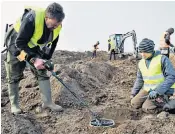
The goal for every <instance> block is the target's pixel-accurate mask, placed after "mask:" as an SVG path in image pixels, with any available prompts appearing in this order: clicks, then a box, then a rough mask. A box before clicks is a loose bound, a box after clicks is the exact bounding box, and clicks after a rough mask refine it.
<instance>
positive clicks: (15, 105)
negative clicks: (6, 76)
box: [8, 82, 22, 114]
mask: <svg viewBox="0 0 175 134" xmlns="http://www.w3.org/2000/svg"><path fill="white" fill-rule="evenodd" d="M8 93H9V99H10V104H11V113H13V114H20V113H21V112H22V111H21V109H20V108H19V102H18V101H19V82H17V83H11V84H8Z"/></svg>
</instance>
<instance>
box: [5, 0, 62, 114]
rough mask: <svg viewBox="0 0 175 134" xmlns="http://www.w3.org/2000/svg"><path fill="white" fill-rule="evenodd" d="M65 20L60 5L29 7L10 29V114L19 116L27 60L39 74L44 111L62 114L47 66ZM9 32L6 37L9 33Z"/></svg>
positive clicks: (7, 70) (7, 39)
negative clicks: (43, 7) (44, 7)
mask: <svg viewBox="0 0 175 134" xmlns="http://www.w3.org/2000/svg"><path fill="white" fill-rule="evenodd" d="M64 18H65V14H64V12H63V8H62V6H61V5H60V4H58V3H55V2H54V3H52V4H50V5H49V6H48V7H47V8H46V9H42V8H26V9H25V10H24V14H23V15H22V17H21V18H20V19H19V20H18V21H17V22H16V23H15V24H14V25H13V26H12V27H11V28H10V29H9V30H11V31H8V33H9V35H8V36H7V38H6V39H5V43H6V46H7V57H6V60H5V66H6V72H7V79H8V92H9V99H10V103H11V113H14V114H19V113H21V112H22V110H21V109H20V107H19V103H18V101H19V82H20V80H21V79H23V71H24V69H25V67H26V62H25V61H28V62H29V63H30V64H31V65H33V66H34V67H35V69H36V71H37V73H36V77H37V80H38V83H39V88H40V92H41V98H42V101H43V105H42V107H43V108H49V109H51V110H52V111H62V110H63V109H62V107H61V106H59V105H56V104H55V103H53V102H52V98H51V87H50V80H49V77H48V76H47V74H46V72H47V70H46V69H45V67H44V65H43V64H44V60H49V59H51V57H52V54H53V52H54V51H55V48H56V46H57V42H58V39H59V33H60V30H61V28H62V21H63V19H64ZM8 33H7V34H8Z"/></svg>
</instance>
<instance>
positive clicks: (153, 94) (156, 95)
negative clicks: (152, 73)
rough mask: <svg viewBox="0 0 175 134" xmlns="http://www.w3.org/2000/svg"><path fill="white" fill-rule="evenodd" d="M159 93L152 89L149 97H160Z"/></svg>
mask: <svg viewBox="0 0 175 134" xmlns="http://www.w3.org/2000/svg"><path fill="white" fill-rule="evenodd" d="M158 95H159V94H158V93H157V92H156V91H155V90H151V91H150V92H149V95H148V98H149V99H156V98H157V97H158Z"/></svg>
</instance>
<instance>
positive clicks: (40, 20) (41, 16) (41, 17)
mask: <svg viewBox="0 0 175 134" xmlns="http://www.w3.org/2000/svg"><path fill="white" fill-rule="evenodd" d="M31 9H32V10H33V11H34V12H35V30H34V34H33V36H32V38H31V39H30V41H29V42H28V46H29V47H30V48H33V47H36V46H45V45H48V44H52V42H53V41H54V40H55V39H56V38H57V37H58V35H59V33H60V30H61V28H62V26H61V25H59V26H58V27H57V28H56V29H54V30H53V37H52V41H50V42H48V43H47V44H38V43H37V42H38V40H39V39H40V38H41V37H42V35H43V30H44V21H45V9H42V8H31ZM20 26H21V18H20V19H18V20H17V22H16V23H15V24H14V29H15V31H16V32H17V33H18V32H19V29H20Z"/></svg>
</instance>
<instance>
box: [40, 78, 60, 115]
mask: <svg viewBox="0 0 175 134" xmlns="http://www.w3.org/2000/svg"><path fill="white" fill-rule="evenodd" d="M39 88H40V92H41V99H42V101H43V105H42V107H43V108H49V109H51V110H52V111H58V112H60V111H63V108H62V107H61V106H59V105H56V104H55V103H53V102H52V97H51V87H50V81H49V80H42V81H39Z"/></svg>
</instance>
